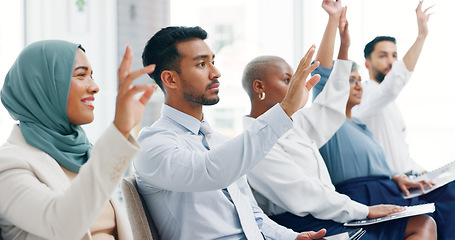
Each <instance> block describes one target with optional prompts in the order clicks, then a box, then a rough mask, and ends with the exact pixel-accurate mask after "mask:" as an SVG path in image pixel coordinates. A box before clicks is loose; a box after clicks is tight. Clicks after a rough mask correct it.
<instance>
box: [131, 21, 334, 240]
mask: <svg viewBox="0 0 455 240" xmlns="http://www.w3.org/2000/svg"><path fill="white" fill-rule="evenodd" d="M206 36H207V33H206V32H205V31H204V30H203V29H201V28H199V27H192V28H187V27H167V28H164V29H161V30H160V31H159V32H157V33H156V34H155V35H154V36H153V37H152V38H151V39H150V40H149V41H148V43H147V45H146V47H145V49H144V53H143V56H142V58H143V61H144V64H146V65H149V64H156V68H155V73H154V74H151V77H152V78H153V79H154V80H155V81H156V83H157V84H158V86H160V88H161V89H162V90H163V91H164V93H165V103H164V105H163V109H162V116H161V118H160V119H159V120H158V121H156V122H155V123H154V124H153V125H152V126H151V127H146V128H144V129H143V130H142V131H141V133H140V135H139V138H138V141H139V142H140V144H141V146H142V151H141V152H140V153H139V155H138V157H137V158H136V159H135V161H134V168H135V171H136V178H137V182H138V187H139V192H140V194H141V195H142V196H143V197H144V199H145V201H146V204H147V206H148V209H149V210H150V213H151V216H152V217H153V219H154V221H155V224H156V225H157V229H158V231H159V233H160V235H161V238H162V239H236V240H238V239H264V238H267V239H318V238H321V237H322V236H323V235H324V234H325V230H321V231H319V232H317V233H316V232H303V233H300V234H299V233H296V232H294V231H292V230H290V229H287V228H285V227H282V226H280V225H278V224H276V223H275V222H273V221H272V220H270V219H269V218H268V217H267V216H266V215H265V214H264V213H263V212H262V210H261V209H260V208H259V207H258V206H257V203H256V201H255V200H254V198H253V195H252V193H251V190H250V188H249V186H248V183H247V182H246V177H245V174H246V173H247V172H248V171H249V170H250V169H251V168H253V167H254V166H255V165H256V164H257V163H258V162H260V161H261V160H262V159H263V158H264V156H265V155H266V154H267V153H268V152H269V151H270V149H271V148H272V147H273V145H274V144H275V143H276V141H277V140H278V138H280V137H281V136H282V135H283V134H284V133H285V132H286V131H287V130H289V129H290V128H291V127H292V120H291V118H290V117H291V116H292V115H293V113H294V112H296V111H297V110H298V109H300V108H301V107H302V106H303V105H304V104H305V103H306V101H307V100H308V95H309V90H310V89H311V87H312V86H314V84H316V83H317V81H318V79H319V76H314V77H312V78H311V79H309V80H308V81H307V82H305V80H306V78H307V76H308V75H309V73H310V72H311V71H313V70H314V69H315V68H316V67H317V66H318V63H315V64H313V65H311V66H310V62H311V58H312V55H313V53H314V51H315V50H314V47H312V48H311V49H310V50H309V51H308V53H307V54H306V55H305V57H304V59H303V60H302V61H301V64H300V65H299V68H298V69H297V72H296V74H295V75H294V76H295V77H294V78H293V79H292V80H291V84H292V85H293V86H294V87H291V88H290V89H289V91H288V94H287V95H286V98H285V99H284V100H283V101H282V102H281V103H280V104H276V105H275V106H274V107H272V109H270V111H268V112H267V113H265V114H264V116H263V117H261V118H259V119H258V120H257V121H255V122H254V123H253V124H252V127H251V128H249V129H248V130H246V131H245V132H244V133H243V134H241V135H239V136H238V137H236V138H234V139H231V140H229V139H228V138H227V137H225V136H223V135H221V134H219V133H216V132H213V131H212V130H211V129H210V126H209V125H208V123H207V122H206V121H205V120H204V117H203V112H202V106H203V105H213V104H216V103H217V102H218V100H219V97H218V91H219V85H220V82H219V81H218V79H219V77H220V72H219V71H218V69H217V68H216V67H215V66H214V57H215V55H214V54H213V52H212V51H211V50H210V49H209V47H208V46H207V44H206V43H205V42H204V39H205V38H206Z"/></svg>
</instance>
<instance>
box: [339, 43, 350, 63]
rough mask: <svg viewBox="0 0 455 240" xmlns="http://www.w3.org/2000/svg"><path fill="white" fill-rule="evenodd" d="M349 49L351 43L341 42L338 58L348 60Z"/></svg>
mask: <svg viewBox="0 0 455 240" xmlns="http://www.w3.org/2000/svg"><path fill="white" fill-rule="evenodd" d="M348 50H349V45H345V44H343V43H341V45H340V51H339V52H338V59H342V60H348V59H349V58H348Z"/></svg>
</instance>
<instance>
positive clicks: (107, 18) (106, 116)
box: [25, 0, 118, 142]
mask: <svg viewBox="0 0 455 240" xmlns="http://www.w3.org/2000/svg"><path fill="white" fill-rule="evenodd" d="M76 2H77V1H75V0H26V1H25V3H26V4H25V7H26V8H25V9H26V24H25V26H26V30H25V42H26V44H29V43H32V42H35V41H39V40H44V39H62V40H68V41H71V42H75V43H80V44H82V46H83V47H84V48H85V50H86V54H87V57H88V59H89V61H90V63H91V65H92V68H93V76H94V79H95V82H96V83H97V84H98V85H99V87H100V92H99V93H98V94H97V95H96V96H95V99H96V100H95V103H94V105H95V121H94V122H93V123H91V124H89V125H87V126H84V128H85V129H86V131H87V135H88V137H89V139H90V140H91V141H92V142H93V141H95V140H96V139H97V138H98V137H99V136H100V134H102V132H103V131H104V130H105V129H106V127H107V124H109V123H111V122H112V120H113V118H114V109H115V97H116V92H117V85H116V82H117V67H118V61H117V2H116V1H113V0H84V1H83V2H85V4H86V5H85V8H84V9H85V12H86V14H84V13H83V14H72V13H73V12H74V11H76V12H77V9H76V8H77V6H76Z"/></svg>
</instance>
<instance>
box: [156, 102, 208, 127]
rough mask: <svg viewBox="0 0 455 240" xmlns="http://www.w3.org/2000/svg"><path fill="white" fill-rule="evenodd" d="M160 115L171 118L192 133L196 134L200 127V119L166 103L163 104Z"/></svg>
mask: <svg viewBox="0 0 455 240" xmlns="http://www.w3.org/2000/svg"><path fill="white" fill-rule="evenodd" d="M161 116H163V117H166V118H169V119H171V120H172V121H174V122H176V123H177V124H179V125H181V126H182V127H184V128H186V129H188V130H189V131H190V132H192V133H194V134H198V133H199V129H200V128H201V121H199V120H198V119H196V118H195V117H193V116H191V115H188V114H186V113H184V112H182V111H179V110H177V109H175V108H173V107H171V106H169V105H166V104H163V108H162V109H161ZM202 121H205V119H202Z"/></svg>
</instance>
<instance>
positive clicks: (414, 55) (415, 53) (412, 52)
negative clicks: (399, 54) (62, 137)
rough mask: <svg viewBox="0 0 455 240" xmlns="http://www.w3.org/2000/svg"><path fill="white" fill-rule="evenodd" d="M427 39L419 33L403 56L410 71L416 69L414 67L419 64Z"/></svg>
mask: <svg viewBox="0 0 455 240" xmlns="http://www.w3.org/2000/svg"><path fill="white" fill-rule="evenodd" d="M425 40H426V36H425V35H419V36H418V37H417V39H416V41H415V42H414V44H413V45H412V46H411V48H410V49H409V50H408V52H407V53H406V55H405V56H404V57H403V62H404V64H405V66H406V68H407V69H408V71H410V72H412V71H414V68H415V66H416V64H417V60H418V59H419V57H420V53H421V52H422V49H423V45H424V43H425Z"/></svg>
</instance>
